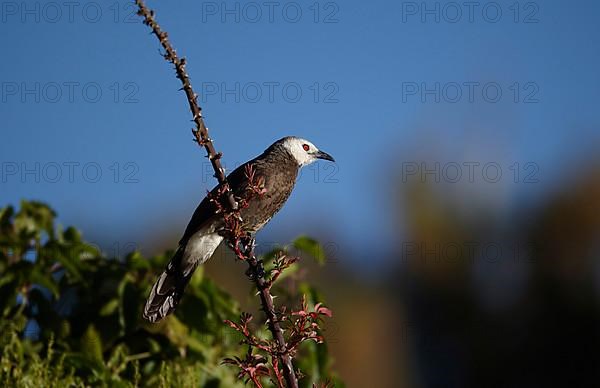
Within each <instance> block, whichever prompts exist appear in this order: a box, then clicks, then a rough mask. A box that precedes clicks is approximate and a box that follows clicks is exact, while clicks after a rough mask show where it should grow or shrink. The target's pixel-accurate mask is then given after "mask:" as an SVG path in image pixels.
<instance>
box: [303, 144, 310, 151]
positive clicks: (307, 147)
mask: <svg viewBox="0 0 600 388" xmlns="http://www.w3.org/2000/svg"><path fill="white" fill-rule="evenodd" d="M302 148H304V151H308V150H309V149H310V147H309V146H308V144H302Z"/></svg>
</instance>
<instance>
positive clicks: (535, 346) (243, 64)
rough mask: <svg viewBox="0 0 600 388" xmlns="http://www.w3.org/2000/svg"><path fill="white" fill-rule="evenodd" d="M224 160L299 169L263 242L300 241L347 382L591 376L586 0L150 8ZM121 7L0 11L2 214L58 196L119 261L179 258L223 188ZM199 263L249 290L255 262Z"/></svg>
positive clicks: (593, 146) (591, 122)
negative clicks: (306, 161)
mask: <svg viewBox="0 0 600 388" xmlns="http://www.w3.org/2000/svg"><path fill="white" fill-rule="evenodd" d="M148 5H149V6H150V7H152V8H153V9H155V10H156V12H157V18H158V21H159V23H160V24H161V26H162V27H163V28H164V29H165V30H167V31H168V32H169V36H170V38H171V40H172V42H173V44H174V45H175V47H176V48H177V49H178V53H179V54H180V55H184V56H186V57H187V59H188V63H189V64H188V71H189V73H190V75H191V77H192V83H193V86H194V88H195V89H196V91H197V92H199V94H200V95H201V96H200V103H201V106H202V107H203V108H204V113H205V118H206V122H207V125H208V126H209V128H210V132H211V136H212V138H213V139H214V141H215V144H216V146H217V148H218V150H220V151H222V152H223V154H224V163H225V165H226V167H227V168H228V170H232V169H233V168H235V167H236V166H237V165H239V164H241V163H243V162H245V161H246V160H248V159H250V158H252V157H254V156H256V155H258V154H259V153H261V152H262V151H263V150H264V149H265V148H266V147H267V146H268V145H270V144H271V143H272V142H273V141H275V140H277V139H279V138H281V137H283V136H285V135H297V136H301V137H305V138H307V139H310V140H311V141H312V142H314V143H315V144H316V145H317V146H319V147H320V148H322V149H323V150H326V151H327V152H329V153H331V154H332V155H333V156H334V157H335V158H336V161H337V163H336V164H335V165H331V164H324V163H323V164H321V163H319V164H315V165H312V166H309V167H307V168H306V169H304V171H303V172H302V174H301V176H300V179H299V182H298V185H297V187H296V189H295V192H294V194H293V195H292V197H291V199H290V200H289V201H288V203H287V204H286V206H285V207H284V208H283V210H282V211H281V212H280V213H279V214H278V216H277V217H275V218H274V219H273V221H271V223H270V224H269V225H268V226H267V227H265V228H264V229H263V231H261V233H260V234H259V237H258V239H259V243H260V246H259V249H262V250H263V251H267V250H268V249H269V248H270V247H272V246H273V245H274V244H286V243H289V242H290V241H292V240H293V239H294V238H295V237H297V236H299V235H301V234H308V235H310V236H312V237H314V238H316V239H318V240H319V241H321V243H322V244H323V245H324V246H325V250H326V254H327V261H326V265H325V266H323V267H319V266H316V265H313V263H311V262H310V261H305V262H304V263H303V266H304V267H305V268H307V269H308V271H309V275H308V276H309V277H310V279H311V282H312V283H314V284H315V285H316V286H317V287H318V288H319V289H320V290H321V291H322V293H323V296H324V299H325V301H326V303H327V305H328V306H329V307H331V308H332V310H333V311H334V314H335V315H334V319H333V320H332V321H331V322H330V323H329V325H330V326H329V327H327V331H328V333H326V336H327V338H328V341H329V344H330V350H331V352H332V354H333V356H334V358H335V369H336V370H337V371H338V372H339V373H340V375H341V376H342V378H343V379H344V380H345V381H346V383H347V385H348V386H349V387H362V386H377V387H442V386H443V387H481V386H487V387H491V386H498V387H531V386H594V382H597V381H598V378H599V377H600V372H599V371H600V356H599V353H598V351H597V348H598V345H600V261H599V260H598V259H599V255H600V201H599V198H600V157H599V153H598V149H600V148H599V147H600V130H599V129H598V128H599V125H600V113H599V112H600V111H599V110H598V103H599V102H600V92H599V91H600V75H599V73H598V66H599V63H600V25H599V24H598V23H597V20H596V15H597V14H598V12H600V5H598V3H597V2H594V1H591V0H589V1H579V2H576V3H570V2H564V1H554V0H549V1H543V2H536V1H534V2H526V1H513V0H511V1H497V2H485V1H484V2H467V3H463V2H447V1H438V2H436V1H424V2H421V1H418V2H411V1H406V2H405V1H401V2H396V1H377V0H376V1H371V2H359V1H355V0H348V1H343V2H341V1H316V2H312V1H311V2H308V1H306V2H305V1H290V2H288V1H281V2H266V3H264V2H235V1H224V2H221V1H216V2H214V1H202V2H197V1H191V0H184V1H178V2H176V3H173V4H170V3H169V4H167V3H160V2H157V1H148ZM134 12H135V8H134V7H133V6H132V5H131V3H130V2H127V1H114V2H85V1H84V2H39V1H18V2H13V1H4V0H3V1H2V4H1V11H0V33H1V35H2V36H4V37H5V42H4V46H3V54H2V56H1V58H0V74H1V76H0V82H1V85H0V86H1V96H0V97H1V101H0V117H1V121H0V123H1V128H2V129H1V131H2V137H1V141H0V163H1V165H0V167H1V169H0V170H1V171H0V205H1V206H5V205H7V204H15V205H16V204H18V202H19V200H20V199H35V200H42V201H44V202H47V203H49V204H50V205H51V206H52V207H53V208H54V209H55V210H56V211H57V213H58V220H59V222H60V223H61V224H63V225H76V226H78V227H79V228H80V229H81V230H82V231H83V234H84V236H85V238H86V239H87V240H88V241H92V242H94V243H95V244H97V246H99V247H100V248H101V249H102V250H104V251H105V252H107V254H108V255H110V256H118V257H122V256H124V255H125V254H126V253H127V252H130V251H132V250H135V249H138V250H141V251H142V252H144V253H146V254H154V253H157V252H162V251H164V250H165V249H172V248H173V247H174V246H175V245H176V243H177V241H178V239H179V237H180V235H181V233H182V232H183V229H184V228H185V226H186V224H187V222H188V220H189V217H190V216H191V214H192V213H193V210H194V209H195V207H196V206H197V204H198V202H199V201H200V200H201V198H202V197H203V196H204V195H205V193H206V190H209V189H210V188H212V186H213V185H214V182H215V181H214V178H213V177H212V172H211V168H210V164H209V163H207V160H206V158H205V157H204V154H203V152H202V151H201V150H199V149H198V147H197V145H195V144H194V143H193V142H192V141H191V140H192V136H191V133H190V132H189V131H190V128H191V125H192V124H191V122H190V121H189V119H190V114H189V111H188V108H187V104H186V102H185V98H184V95H183V93H182V92H180V91H178V90H177V89H178V88H179V84H178V81H177V80H176V79H175V77H174V72H173V71H172V69H171V67H170V65H168V64H167V63H166V62H165V61H164V60H163V59H162V58H161V56H160V55H159V51H158V43H157V41H156V39H155V37H153V36H150V35H149V31H148V29H147V28H146V27H144V26H142V25H141V23H140V20H139V19H138V17H136V16H135V13H134ZM206 267H207V268H206V276H208V277H211V278H212V279H214V280H215V281H216V282H217V283H218V284H219V285H221V286H222V287H223V288H224V289H225V290H227V291H228V292H230V293H231V294H232V295H234V296H236V298H238V299H239V300H241V301H242V302H244V301H246V302H247V303H248V304H250V303H252V301H251V298H250V297H248V295H247V290H248V284H247V282H246V281H245V280H242V279H243V271H244V268H243V266H240V264H238V263H235V262H234V260H233V259H231V258H230V257H229V256H227V255H226V254H225V253H220V254H219V255H217V257H215V258H213V260H212V261H211V262H209V263H208V264H207V266H206Z"/></svg>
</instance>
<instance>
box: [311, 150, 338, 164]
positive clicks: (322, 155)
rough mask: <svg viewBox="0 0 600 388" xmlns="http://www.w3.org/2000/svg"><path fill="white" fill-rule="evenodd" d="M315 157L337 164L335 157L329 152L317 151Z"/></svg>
mask: <svg viewBox="0 0 600 388" xmlns="http://www.w3.org/2000/svg"><path fill="white" fill-rule="evenodd" d="M315 157H316V158H317V159H324V160H329V161H331V162H335V159H334V158H333V156H331V155H329V154H328V153H327V152H323V151H317V152H316V153H315Z"/></svg>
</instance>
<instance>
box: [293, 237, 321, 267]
mask: <svg viewBox="0 0 600 388" xmlns="http://www.w3.org/2000/svg"><path fill="white" fill-rule="evenodd" d="M293 245H294V248H296V249H298V250H300V251H302V252H304V253H307V254H309V255H311V256H312V257H314V258H315V260H316V261H317V263H319V264H325V259H326V257H325V249H323V247H322V246H321V244H319V242H318V241H317V240H315V239H313V238H310V237H307V236H300V237H298V238H297V239H296V240H294V243H293Z"/></svg>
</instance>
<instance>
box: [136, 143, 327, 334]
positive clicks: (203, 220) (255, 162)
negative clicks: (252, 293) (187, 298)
mask: <svg viewBox="0 0 600 388" xmlns="http://www.w3.org/2000/svg"><path fill="white" fill-rule="evenodd" d="M319 159H323V160H328V161H331V162H335V160H334V158H333V157H332V156H331V155H329V154H328V153H326V152H324V151H321V150H319V149H318V148H317V147H316V146H315V145H314V144H313V143H311V142H310V141H308V140H305V139H302V138H300V137H296V136H286V137H284V138H281V139H279V140H277V141H276V142H274V143H273V144H272V145H271V146H269V147H268V148H267V149H266V150H265V151H264V152H263V153H262V154H260V155H259V156H257V157H256V158H254V159H252V160H250V161H248V162H246V163H244V164H242V165H240V166H239V167H237V168H236V169H235V170H233V171H232V172H231V173H230V174H229V175H228V176H227V183H228V185H229V187H230V189H231V191H232V193H233V194H234V196H235V198H239V199H242V200H246V201H247V202H246V206H245V207H243V208H241V209H240V216H241V220H242V228H243V231H244V232H245V233H246V234H248V235H250V236H254V235H255V234H256V232H258V231H259V230H260V229H261V228H262V227H264V226H265V225H266V224H267V223H268V222H269V221H270V220H271V218H272V217H273V216H274V215H275V214H276V213H277V212H278V211H279V210H280V209H281V208H282V206H283V205H284V203H285V202H286V201H287V199H288V198H289V196H290V194H291V193H292V190H293V188H294V186H295V184H296V179H297V177H298V173H299V171H300V169H301V168H302V167H304V166H306V165H309V164H311V163H313V162H316V161H317V160H319ZM248 166H250V167H251V171H253V173H254V179H253V182H252V183H251V182H249V179H248V174H247V171H248V170H247V168H248ZM255 182H260V187H261V195H252V193H251V190H249V188H250V187H251V186H253V185H256V183H255ZM220 187H221V185H217V186H216V187H215V188H213V189H212V190H211V192H210V194H208V195H207V196H206V197H205V198H204V199H203V200H202V201H201V202H200V204H199V205H198V207H197V208H196V210H195V211H194V214H193V215H192V218H191V219H190V221H189V223H188V225H187V227H186V229H185V232H184V233H183V236H182V237H181V239H180V241H179V245H178V247H177V250H176V251H175V253H174V255H173V256H172V258H171V260H170V261H169V263H168V264H167V266H166V268H165V269H164V271H163V272H162V273H161V274H160V276H159V277H158V279H157V280H156V282H155V283H154V285H153V286H152V289H151V291H150V295H149V296H148V299H147V300H146V304H145V306H144V311H143V314H142V315H143V317H144V319H146V320H148V321H149V322H151V323H156V322H159V321H160V320H162V319H163V318H165V317H166V316H167V315H169V314H171V313H172V312H173V311H174V310H175V308H176V307H177V305H178V304H179V301H180V300H181V298H182V296H183V292H184V289H185V287H186V285H187V284H188V282H189V281H190V279H191V277H192V275H193V273H194V271H195V270H196V268H197V267H198V266H199V265H201V264H203V263H204V262H206V261H207V260H208V259H210V257H211V256H212V255H213V253H214V252H215V250H216V249H217V247H218V246H219V244H221V242H222V241H223V239H224V238H225V237H224V228H225V226H226V225H225V220H224V217H223V214H222V213H220V212H219V209H218V205H217V204H216V203H215V201H214V200H211V198H215V195H217V193H218V190H219V188H220Z"/></svg>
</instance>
